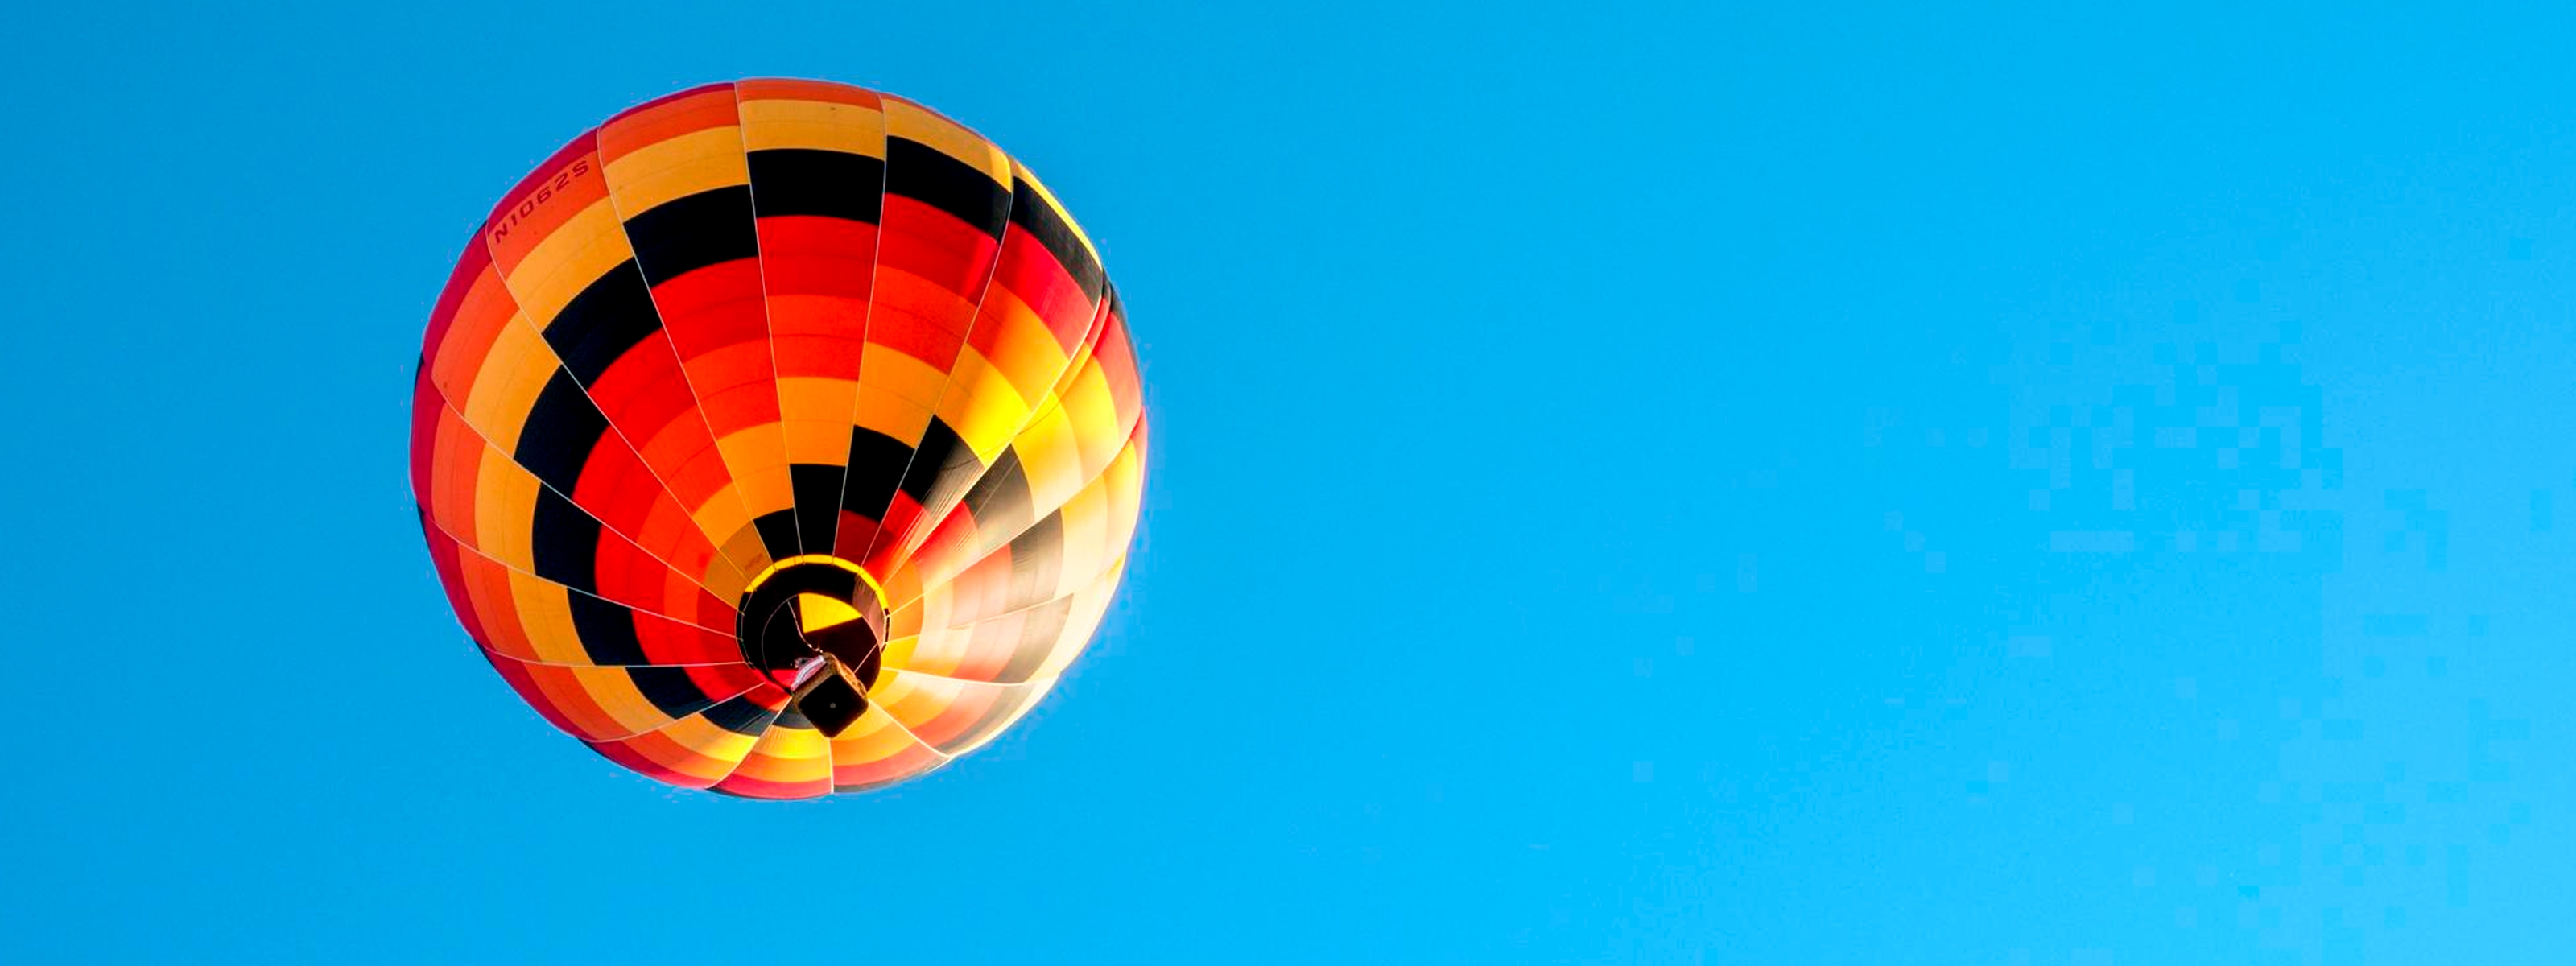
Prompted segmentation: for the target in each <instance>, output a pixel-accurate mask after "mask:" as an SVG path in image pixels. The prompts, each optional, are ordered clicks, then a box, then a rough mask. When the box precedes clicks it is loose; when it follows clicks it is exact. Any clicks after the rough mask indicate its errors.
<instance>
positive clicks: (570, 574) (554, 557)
mask: <svg viewBox="0 0 2576 966" xmlns="http://www.w3.org/2000/svg"><path fill="white" fill-rule="evenodd" d="M528 543H529V544H530V549H531V550H532V551H533V554H532V556H534V558H535V563H536V569H537V576H539V577H543V578H545V579H547V580H551V581H554V582H555V583H558V584H562V585H564V586H566V587H572V588H576V589H579V590H583V591H587V592H589V593H593V594H596V593H598V592H599V521H598V520H597V519H595V518H593V517H592V516H591V515H590V514H588V513H585V512H583V511H582V509H581V508H580V507H577V506H574V505H573V504H572V501H571V500H567V499H564V498H563V496H562V495H561V494H558V493H556V492H555V491H553V490H549V489H544V488H539V489H538V490H537V509H536V513H535V514H534V516H533V518H532V519H531V520H530V521H529V524H528ZM611 606H614V605H611ZM634 633H635V631H634V628H632V627H629V628H628V629H627V634H629V635H630V636H631V635H633V634H634Z"/></svg>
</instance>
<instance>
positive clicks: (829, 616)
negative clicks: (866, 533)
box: [735, 554, 886, 737]
mask: <svg viewBox="0 0 2576 966" xmlns="http://www.w3.org/2000/svg"><path fill="white" fill-rule="evenodd" d="M738 609H739V611H740V617H739V618H738V620H739V623H738V624H737V625H736V628H735V637H736V639H737V640H739V641H740V643H741V645H742V659H743V662H744V663H746V664H749V665H751V667H752V669H753V670H756V671H758V672H760V674H761V676H762V677H766V678H768V679H769V680H770V682H771V683H773V684H776V685H778V686H779V687H781V688H785V689H787V690H788V692H789V695H790V697H789V699H788V710H789V711H792V712H795V713H796V714H799V715H802V716H803V717H804V718H805V719H806V720H807V721H809V722H811V723H812V724H813V725H814V727H815V728H816V729H817V730H820V731H822V732H823V733H824V734H825V735H827V736H831V737H838V736H839V735H840V733H841V732H843V731H845V730H848V728H849V727H850V725H851V724H853V723H855V722H857V721H858V719H859V717H860V716H861V715H864V714H866V713H867V710H868V699H867V693H868V689H869V688H871V687H874V686H875V685H876V681H877V675H878V673H879V671H880V670H881V667H882V664H883V660H884V652H885V639H886V606H885V591H884V590H883V589H882V588H880V587H878V586H877V583H876V581H875V580H874V579H873V578H871V577H869V576H868V574H867V572H866V571H864V570H862V569H860V568H859V566H858V565H857V564H854V563H851V562H849V561H847V560H842V559H840V558H838V557H833V556H829V555H826V554H806V555H804V556H799V557H790V558H788V559H786V560H781V561H779V562H777V563H774V564H771V565H770V566H769V567H768V568H767V569H764V570H762V571H761V572H760V574H759V575H758V576H756V577H753V578H752V581H751V585H750V586H749V587H748V588H746V589H744V591H743V595H742V601H741V604H740V606H739V608H738Z"/></svg>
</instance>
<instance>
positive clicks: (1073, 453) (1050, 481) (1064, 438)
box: [1011, 406, 1082, 512]
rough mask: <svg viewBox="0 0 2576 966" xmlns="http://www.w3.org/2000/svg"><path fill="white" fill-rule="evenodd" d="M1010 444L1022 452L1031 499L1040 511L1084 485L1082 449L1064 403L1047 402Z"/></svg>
mask: <svg viewBox="0 0 2576 966" xmlns="http://www.w3.org/2000/svg"><path fill="white" fill-rule="evenodd" d="M1011 448H1012V449H1013V450H1014V451H1015V452H1017V453H1018V454H1019V457H1020V472H1021V473H1022V474H1024V475H1026V476H1027V477H1028V479H1029V496H1030V500H1031V502H1032V503H1033V504H1034V505H1035V506H1036V507H1037V508H1038V509H1039V511H1040V512H1044V511H1045V510H1046V509H1047V508H1049V507H1051V506H1053V505H1054V501H1055V500H1057V499H1060V498H1062V497H1063V495H1065V494H1068V493H1072V492H1074V491H1075V490H1079V489H1081V488H1082V450H1081V449H1080V447H1079V446H1078V444H1077V443H1076V441H1075V440H1074V438H1073V423H1071V422H1070V421H1067V420H1066V419H1065V418H1064V408H1063V407H1062V406H1048V407H1047V408H1046V410H1045V411H1043V412H1040V413H1038V415H1037V417H1036V418H1034V419H1031V420H1029V424H1028V426H1026V427H1025V428H1022V429H1021V430H1020V438H1019V439H1017V440H1015V441H1013V442H1012V443H1011Z"/></svg>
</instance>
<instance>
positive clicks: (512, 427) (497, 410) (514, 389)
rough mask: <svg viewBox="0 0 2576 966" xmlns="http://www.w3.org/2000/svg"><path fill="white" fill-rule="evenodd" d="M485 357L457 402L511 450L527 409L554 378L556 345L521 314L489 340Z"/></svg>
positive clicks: (467, 418)
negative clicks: (490, 348) (498, 334)
mask: <svg viewBox="0 0 2576 966" xmlns="http://www.w3.org/2000/svg"><path fill="white" fill-rule="evenodd" d="M486 358H487V359H488V360H489V361H487V362H485V363H484V365H483V371H481V372H479V373H477V374H476V375H475V377H474V385H473V387H472V388H471V389H469V390H468V391H467V393H466V396H465V399H464V405H461V406H459V407H457V408H458V410H459V411H460V412H461V413H462V414H463V415H464V417H465V421H466V422H467V423H469V424H471V425H472V426H473V427H474V429H475V430H476V431H477V432H480V433H482V434H483V436H484V438H486V439H489V440H491V441H492V442H493V443H494V444H495V445H498V446H500V447H502V448H504V449H505V450H515V449H517V448H518V446H519V432H520V431H521V430H523V429H525V428H527V422H528V410H530V409H532V408H534V407H535V406H536V404H537V395H538V394H539V393H542V392H544V391H545V388H546V381H547V380H549V379H552V378H554V375H555V372H556V369H557V365H556V362H555V350H554V349H553V347H551V346H548V345H546V340H545V337H544V336H541V335H538V334H537V330H536V329H535V328H534V327H533V326H530V325H528V324H527V319H526V317H524V316H520V317H515V318H512V319H511V320H510V324H509V325H507V326H504V327H503V328H502V329H501V333H500V336H499V337H497V338H495V339H493V340H492V352H491V354H490V355H489V356H487V357H486ZM449 398H454V397H449Z"/></svg>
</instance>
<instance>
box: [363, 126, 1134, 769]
mask: <svg viewBox="0 0 2576 966" xmlns="http://www.w3.org/2000/svg"><path fill="white" fill-rule="evenodd" d="M1144 454H1145V421H1144V418H1143V413H1142V405H1141V399H1140V395H1139V384H1138V378H1137V367H1136V357H1135V353H1134V349H1133V347H1132V345H1131V344H1130V341H1129V338H1128V333H1127V325H1126V316H1125V313H1124V311H1123V310H1122V309H1121V307H1120V305H1119V301H1118V297H1117V295H1116V294H1115V293H1114V292H1113V291H1112V290H1111V288H1110V286H1109V283H1108V280H1107V277H1106V276H1105V275H1104V274H1103V272H1102V270H1101V266H1100V261H1099V257H1098V254H1097V252H1096V251H1095V250H1094V248H1093V246H1092V244H1091V242H1090V240H1089V238H1088V237H1086V236H1085V235H1084V234H1083V232H1082V229H1081V228H1079V227H1077V226H1076V225H1075V224H1074V221H1073V219H1072V217H1071V216H1070V215H1069V214H1067V213H1066V211H1065V209H1064V206H1063V205H1062V204H1061V203H1059V202H1058V201H1057V199H1056V197H1055V195H1054V194H1053V193H1052V192H1050V191H1048V190H1047V188H1046V186H1045V185H1044V184H1043V183H1042V182H1040V181H1039V180H1038V179H1037V176H1036V175H1034V174H1031V173H1030V171H1029V170H1028V168H1027V167H1025V166H1023V165H1022V164H1020V163H1019V162H1018V161H1017V160H1015V159H1013V158H1012V157H1010V156H1009V155H1007V154H1004V153H1003V152H1002V150H1001V149H1000V148H998V147H995V146H994V145H993V144H992V143H991V142H989V141H987V140H985V139H984V138H983V137H981V136H978V135H977V134H975V133H974V132H972V131H970V130H968V129H966V128H965V127H963V126H961V125H959V124H957V123H956V122H954V121H951V120H949V119H947V118H945V117H942V116H940V115H939V114H937V113H934V112H932V111H930V110H929V109H927V108H924V107H922V106H920V105H918V104H914V103H912V102H910V101H906V100H902V99H900V98H896V97H893V96H889V95H882V94H878V93H875V92H871V91H867V90H863V89H860V88H856V87H850V86H846V85H841V84H833V83H825V82H817V81H803V80H746V81H741V82H738V83H730V84H716V85H711V86H707V87H700V88H695V89H692V90H687V91H682V92H680V93H677V94H673V95H670V96H668V97H664V98H661V99H659V100H655V101H652V102H650V103H646V104H643V105H641V106H638V107H635V108H633V109H631V110H628V111H626V112H625V113H622V114H619V115H617V116H615V117H613V118H610V119H609V120H608V121H607V122H606V123H604V124H601V125H600V126H599V127H597V128H595V129H593V130H590V131H587V132H584V133H583V134H582V135H581V136H579V137H577V138H574V139H573V141H572V143H570V144H568V145H566V146H564V148H563V149H562V150H560V151H558V152H556V153H555V154H554V156H553V157H551V158H548V159H547V160H546V161H545V162H544V163H543V164H541V165H539V166H538V167H537V168H536V170H535V171H534V172H532V173H530V174H529V175H528V176H527V178H526V179H525V180H523V181H521V182H520V183H519V185H518V186H517V187H516V188H513V189H512V190H511V191H510V192H509V193H508V194H507V195H505V196H504V197H503V198H502V199H501V202H500V204H499V205H497V206H495V207H494V208H493V210H492V214H491V216H490V217H489V218H487V219H486V220H485V221H484V222H483V224H482V225H481V227H480V228H479V229H478V230H477V231H476V232H475V234H474V237H473V240H472V241H470V242H468V243H467V245H466V246H465V252H464V254H463V255H462V256H461V257H460V258H459V259H458V260H457V264H456V268H455V271H454V273H453V275H452V276H451V277H450V279H449V281H448V283H447V288H446V290H445V292H444V293H443V294H442V295H441V296H440V297H439V300H438V302H437V307H436V309H435V310H434V312H433V314H432V316H431V318H430V321H429V326H428V333H427V335H426V337H425V338H424V341H423V348H422V356H421V363H420V369H419V375H418V377H417V379H416V384H415V387H414V391H413V408H412V436H411V471H412V481H411V482H412V491H413V494H414V497H415V500H416V502H417V503H418V506H419V511H420V518H421V529H422V532H423V534H424V535H425V536H426V538H427V540H428V544H429V552H430V557H431V558H432V560H433V561H434V562H435V565H436V569H437V572H438V576H439V579H440V581H441V582H442V583H443V585H444V587H445V590H446V593H447V597H448V600H449V601H450V603H452V604H453V605H454V607H455V610H456V615H457V618H458V620H459V621H460V622H461V623H462V624H463V625H464V628H465V631H466V633H467V635H468V636H470V637H471V638H472V639H473V641H474V642H475V644H476V645H477V646H478V648H479V650H480V652H481V654H482V655H483V657H484V658H485V659H487V660H488V661H489V662H490V663H491V665H492V667H493V668H494V669H495V670H498V671H499V672H500V674H501V677H502V679H503V680H504V681H506V682H508V683H509V685H510V687H511V688H513V689H515V690H516V691H517V692H518V694H519V696H520V697H521V698H523V699H524V700H526V702H527V703H528V705H529V706H530V707H531V708H533V709H535V711H536V712H537V713H538V714H539V715H540V716H542V717H543V718H544V719H545V720H546V721H547V722H549V723H551V724H552V725H554V726H555V727H556V728H558V729H561V730H562V731H564V732H566V733H568V734H570V735H572V736H573V737H575V738H578V739H580V740H581V741H582V742H584V743H585V744H587V745H588V746H589V747H590V748H592V749H594V750H596V751H598V752H599V753H600V754H601V755H603V756H605V757H607V758H608V759H609V760H611V761H614V762H616V763H618V764H620V765H623V766H625V767H627V768H630V769H633V770H634V771H636V772H639V773H642V774H644V775H647V776H650V777H652V778H654V779H658V780H660V781H663V782H668V783H670V784H672V785H678V786H684V787H688V788H704V789H713V790H715V791H717V792H722V793H727V794H734V795H742V796H751V797H760V798H807V797H814V796H820V795H827V794H831V793H834V792H847V791H857V790H863V789H869V788H877V787H882V786H885V785H888V784H891V783H895V782H899V781H903V780H905V779H907V778H911V777H914V776H918V775H921V774H923V773H925V772H927V771H930V770H931V769H934V768H938V767H940V766H941V765H943V764H945V763H947V762H948V761H950V760H952V759H954V758H956V757H957V756H959V755H963V754H966V753H967V752H969V751H972V750H974V749H975V748H977V747H978V746H981V745H983V744H984V743H986V742H988V741H990V740H991V739H992V738H993V737H994V736H995V735H996V734H997V733H999V732H1000V731H1001V730H1002V729H1004V728H1007V727H1009V726H1010V724H1011V723H1012V722H1013V721H1015V720H1017V719H1018V718H1019V717H1020V716H1021V715H1022V714H1024V713H1026V712H1027V711H1028V710H1029V708H1030V707H1031V706H1032V705H1034V704H1035V703H1036V702H1037V701H1038V699H1039V698H1040V697H1042V696H1044V695H1045V694H1046V692H1047V690H1048V688H1049V687H1050V686H1052V685H1053V684H1054V682H1055V681H1056V680H1057V679H1058V677H1059V676H1060V675H1062V674H1063V673H1064V672H1065V670H1066V667H1067V666H1068V664H1070V663H1071V662H1072V661H1073V659H1074V657H1075V656H1076V655H1077V654H1078V653H1079V652H1080V651H1081V650H1082V648H1083V647H1084V645H1085V644H1086V643H1087V642H1088V641H1089V640H1090V639H1091V637H1092V634H1093V632H1094V630H1095V629H1096V628H1097V627H1098V625H1099V624H1100V621H1101V617H1102V615H1103V613H1104V612H1105V610H1106V609H1107V607H1108V604H1109V601H1110V598H1111V596H1112V595H1113V594H1114V593H1115V592H1116V590H1117V588H1118V582H1119V577H1120V575H1121V573H1122V572H1123V569H1124V566H1125V563H1126V560H1127V553H1128V546H1129V543H1130V538H1131V537H1132V535H1133V533H1134V530H1135V525H1136V517H1137V509H1138V496H1139V492H1140V487H1141V485H1142V483H1143V466H1144Z"/></svg>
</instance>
